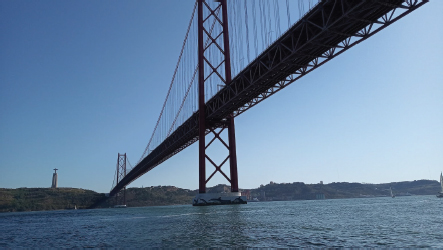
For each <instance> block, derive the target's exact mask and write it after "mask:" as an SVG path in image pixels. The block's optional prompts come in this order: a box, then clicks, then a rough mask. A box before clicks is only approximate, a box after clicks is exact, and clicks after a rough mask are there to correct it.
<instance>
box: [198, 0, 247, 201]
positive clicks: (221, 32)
mask: <svg viewBox="0 0 443 250" xmlns="http://www.w3.org/2000/svg"><path fill="white" fill-rule="evenodd" d="M216 2H218V4H216V6H215V7H211V6H210V5H209V4H208V3H207V2H206V1H205V0H198V9H197V11H198V67H199V68H198V112H199V194H198V195H197V196H196V197H195V198H194V201H193V205H194V206H199V205H218V204H245V203H246V197H244V196H243V197H242V196H241V193H240V192H239V190H238V174H237V153H236V146H235V124H234V116H233V114H229V115H228V116H227V117H225V118H224V119H222V120H208V119H206V116H207V114H206V104H205V82H207V81H208V79H209V78H210V77H211V76H213V75H216V76H217V77H218V78H217V81H220V83H221V84H222V86H224V85H229V84H230V83H231V59H230V50H229V30H228V15H227V4H226V0H220V1H216ZM204 9H206V14H205V15H204V13H205V12H204V11H203V10H204ZM211 21H213V22H212V24H210V22H211ZM205 25H206V26H205ZM211 25H212V27H211ZM214 25H219V26H220V27H219V29H214ZM214 30H216V31H215V32H213V31H214ZM205 40H209V41H210V42H209V43H208V45H205V44H204V41H205ZM211 46H215V47H216V48H217V49H218V50H217V54H219V55H220V58H222V59H221V60H217V61H216V60H215V59H214V57H211V56H210V53H209V49H210V47H211ZM218 52H219V53H218ZM222 65H224V76H223V68H222ZM205 66H207V68H206V71H205ZM220 71H221V72H222V73H220ZM214 128H220V131H218V132H217V131H216V130H215V129H214ZM225 129H227V130H228V142H227V143H226V142H225V141H224V140H223V139H222V138H221V137H220V134H221V133H222V132H223V131H224V130H225ZM210 133H212V134H213V135H214V138H213V139H212V140H211V141H210V142H209V143H208V144H206V140H205V137H206V135H207V134H210ZM214 140H219V141H220V142H221V143H222V144H223V145H224V146H225V147H226V148H227V149H228V151H229V155H228V156H227V157H226V158H225V160H224V161H223V162H222V163H221V164H220V165H217V164H216V163H214V161H213V160H212V159H211V158H210V157H209V156H208V155H207V154H206V149H207V148H208V147H209V146H210V145H211V144H212V143H213V142H214ZM206 160H208V161H209V162H210V163H211V164H212V165H213V166H214V167H215V170H214V171H213V172H212V174H211V175H210V176H209V177H208V178H206ZM228 160H229V164H230V167H229V170H230V177H228V176H227V175H226V174H225V173H224V172H223V170H221V167H222V166H223V165H224V164H225V163H226V162H227V161H228ZM217 172H219V173H221V174H222V175H223V176H224V177H225V178H226V179H227V180H228V181H229V183H230V184H231V193H222V194H207V193H206V184H207V183H208V181H209V180H210V179H211V178H212V177H213V176H214V174H216V173H217Z"/></svg>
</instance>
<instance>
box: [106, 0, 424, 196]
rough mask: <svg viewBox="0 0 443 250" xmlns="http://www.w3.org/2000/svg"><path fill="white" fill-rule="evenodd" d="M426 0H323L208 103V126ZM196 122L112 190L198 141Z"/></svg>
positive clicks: (182, 128) (177, 132)
mask: <svg viewBox="0 0 443 250" xmlns="http://www.w3.org/2000/svg"><path fill="white" fill-rule="evenodd" d="M426 2H427V0H421V1H418V0H409V1H403V0H385V1H381V0H380V1H376V0H373V1H369V0H367V1H363V0H362V1H355V0H323V1H322V2H321V3H319V4H318V5H316V6H315V7H314V8H313V9H312V10H310V11H309V12H308V13H306V14H305V16H304V17H303V18H302V19H300V20H299V21H298V22H297V23H295V24H294V25H293V26H292V27H291V28H290V29H289V30H288V31H286V32H285V33H284V34H283V35H282V36H281V37H280V38H279V39H278V40H277V41H275V42H274V43H273V44H272V45H270V46H269V47H268V48H267V49H266V50H265V51H264V52H262V53H261V54H260V55H259V56H258V57H257V58H256V59H255V60H254V61H252V62H251V63H250V64H249V65H248V66H246V67H245V69H243V70H242V71H241V72H240V73H239V74H238V75H237V76H236V77H235V78H234V79H232V81H231V83H230V84H229V85H226V86H225V87H224V88H223V89H221V90H220V91H219V92H218V93H217V94H216V95H215V96H214V97H212V98H211V99H210V100H209V101H208V102H207V103H206V122H207V127H208V128H212V129H215V128H219V127H222V126H224V125H223V124H226V121H224V119H225V117H227V116H228V115H229V114H231V113H234V115H235V116H238V115H240V114H241V113H243V112H245V111H246V110H248V109H250V108H251V107H253V106H255V105H256V104H258V103H260V102H261V101H263V100H264V99H266V98H268V97H269V96H271V95H273V94H274V93H276V92H278V91H279V90H281V89H283V88H285V87H286V86H288V85H289V84H291V83H292V82H294V81H296V80H297V79H299V78H300V77H303V76H304V75H306V74H308V73H309V72H311V71H312V70H314V69H316V68H318V67H319V66H321V65H323V64H324V63H326V62H327V61H329V60H331V59H333V58H334V57H336V56H338V55H339V54H341V53H343V52H344V51H346V50H347V49H349V48H351V47H353V46H354V45H356V44H358V43H360V42H361V41H363V40H365V39H367V38H369V37H371V36H372V35H374V34H375V33H377V32H378V31H380V30H382V29H384V28H385V27H387V26H389V25H390V24H392V23H393V22H395V21H397V20H398V19H400V18H402V17H404V16H405V15H407V14H409V13H410V12H412V11H413V10H415V9H417V8H418V7H420V6H422V5H423V4H425V3H426ZM398 13H401V14H398ZM198 127H199V124H198V112H196V113H194V114H193V115H192V116H191V117H190V118H189V119H188V120H186V121H185V122H184V123H183V124H182V125H181V126H180V127H179V128H177V130H175V131H174V132H173V133H172V134H171V135H170V136H169V137H168V138H167V139H165V140H164V141H163V142H162V143H161V144H160V145H159V146H158V147H157V148H155V149H154V150H153V151H152V152H151V153H150V154H149V155H148V156H146V157H145V158H144V159H143V160H142V161H141V162H140V163H139V164H137V165H136V166H135V167H134V168H133V169H132V170H131V171H130V172H129V173H128V174H127V175H126V176H125V177H124V178H123V179H122V180H121V181H120V182H119V183H118V184H117V185H116V186H115V187H114V188H113V189H112V190H111V193H110V194H111V195H114V194H116V193H117V192H118V191H119V190H121V189H122V188H123V187H125V186H126V185H128V184H129V183H131V182H132V181H134V180H135V179H137V178H138V177H140V176H141V175H143V174H145V173H146V172H148V171H149V170H151V169H153V168H154V167H156V166H157V165H159V164H161V163H162V162H164V161H165V160H167V159H169V158H170V157H172V156H173V155H175V154H177V153H178V152H180V151H181V150H183V149H184V148H186V147H188V146H189V145H191V144H193V143H194V142H196V141H197V140H198ZM209 131H210V130H209V129H208V130H207V133H209Z"/></svg>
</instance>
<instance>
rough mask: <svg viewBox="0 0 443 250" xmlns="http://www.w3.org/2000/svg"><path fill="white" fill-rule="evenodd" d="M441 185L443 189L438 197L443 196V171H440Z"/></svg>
mask: <svg viewBox="0 0 443 250" xmlns="http://www.w3.org/2000/svg"><path fill="white" fill-rule="evenodd" d="M440 186H441V191H440V192H438V194H437V197H438V198H443V174H442V173H441V172H440Z"/></svg>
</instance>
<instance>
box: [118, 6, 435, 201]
mask: <svg viewBox="0 0 443 250" xmlns="http://www.w3.org/2000/svg"><path fill="white" fill-rule="evenodd" d="M427 2H428V1H427V0H366V1H363V0H362V1H353V0H321V1H303V0H300V1H289V0H259V1H254V0H252V1H247V0H245V1H226V0H220V1H205V0H197V1H196V2H195V4H194V9H193V12H192V13H191V18H190V21H189V25H188V28H187V33H186V35H185V38H184V41H183V45H182V49H181V52H180V55H179V58H178V62H177V65H176V67H175V70H174V72H173V75H172V80H171V83H170V85H169V89H168V93H167V96H166V98H165V101H164V103H163V107H162V109H161V111H160V115H159V118H158V120H157V123H156V125H155V128H154V131H153V133H152V136H151V138H150V139H149V142H148V144H147V147H146V149H145V150H144V153H143V155H142V156H141V157H140V160H139V161H138V162H137V163H136V164H135V165H134V166H132V165H131V164H130V163H129V162H128V160H127V157H126V154H119V155H118V159H117V168H116V175H115V178H114V182H113V185H112V189H111V191H110V195H111V196H114V195H116V194H117V193H119V192H120V191H121V190H124V189H125V187H126V186H127V185H128V184H130V183H131V182H133V181H134V180H136V179H137V178H138V177H140V176H142V175H143V174H145V173H147V172H149V171H150V170H151V169H153V168H154V167H156V166H158V165H160V164H161V163H162V162H164V161H166V160H168V159H169V158H170V157H172V156H174V155H175V154H177V153H179V152H180V151H182V150H183V149H185V148H186V147H188V146H190V145H191V144H193V143H194V142H196V141H198V142H199V193H200V195H201V196H200V198H201V199H200V198H198V197H197V198H196V199H195V200H194V204H200V202H204V203H206V201H205V200H204V199H203V197H205V193H206V183H207V182H208V181H209V180H210V179H211V178H212V177H213V176H214V175H215V174H216V173H220V174H221V175H223V176H224V177H225V178H226V179H227V180H228V182H229V183H230V184H231V193H232V194H234V196H233V197H237V198H239V197H240V193H239V190H238V176H237V156H236V143H235V123H234V119H235V117H237V116H239V115H241V114H242V113H244V112H246V111H247V110H249V109H250V108H252V107H254V106H256V105H257V104H258V103H260V102H262V101H263V100H265V99H267V98H268V97H270V96H272V95H273V94H275V93H277V92H278V91H280V90H282V89H284V88H285V87H286V86H288V85H289V84H291V83H293V82H295V81H297V80H298V79H300V78H301V77H303V76H305V75H306V74H308V73H310V72H312V71H314V70H315V69H316V68H318V67H320V66H321V65H323V64H325V63H326V62H328V61H330V60H332V59H333V58H335V57H336V56H338V55H340V54H341V53H343V52H345V51H347V50H348V49H350V48H352V47H353V46H355V45H357V44H359V43H360V42H362V41H364V40H366V39H368V38H370V37H371V36H373V35H374V34H376V33H377V32H379V31H381V30H383V29H384V28H386V27H387V26H389V25H391V24H392V23H394V22H396V21H398V20H399V19H401V18H403V17H405V16H406V15H408V14H409V13H411V12H413V11H414V10H416V9H417V8H419V7H421V6H422V5H424V4H425V3H427ZM284 30H286V31H284ZM226 130H227V135H228V136H227V137H228V139H227V140H223V139H222V136H221V133H222V132H224V131H226ZM208 135H212V139H211V140H209V141H206V136H208ZM216 140H218V141H220V142H221V143H222V144H223V145H224V146H225V147H226V149H227V150H228V155H227V156H226V158H225V159H224V160H223V161H222V162H221V163H219V164H217V163H215V162H214V161H213V160H212V159H211V157H210V155H208V154H207V152H206V151H207V149H208V147H210V146H211V144H213V142H214V141H216ZM228 161H229V174H226V173H227V171H226V170H222V166H223V165H225V164H226V163H227V162H228ZM127 163H128V164H127ZM207 164H208V165H212V166H213V167H214V169H213V170H212V171H211V172H210V174H209V175H208V174H207V173H206V165H207ZM127 165H129V166H128V168H127ZM225 169H226V168H225ZM231 201H233V200H232V199H231Z"/></svg>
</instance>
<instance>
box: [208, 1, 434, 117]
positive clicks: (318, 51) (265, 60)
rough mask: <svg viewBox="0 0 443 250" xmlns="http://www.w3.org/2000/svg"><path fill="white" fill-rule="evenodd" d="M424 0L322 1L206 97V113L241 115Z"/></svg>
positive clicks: (415, 7) (213, 114) (217, 115)
mask: <svg viewBox="0 0 443 250" xmlns="http://www.w3.org/2000/svg"><path fill="white" fill-rule="evenodd" d="M426 2H427V0H421V1H419V0H410V1H403V0H385V1H382V0H380V1H369V0H366V1H353V0H329V1H327V0H324V1H322V2H321V3H319V4H318V5H317V6H316V7H315V8H313V9H312V10H311V11H310V12H309V13H307V14H306V15H305V16H304V17H303V18H302V19H301V20H299V21H298V22H297V23H296V24H295V25H293V26H292V27H291V28H290V29H289V30H288V31H287V32H286V33H285V34H283V35H282V36H281V37H280V38H279V39H278V40H277V41H275V42H274V43H273V44H272V45H271V46H269V47H268V48H267V49H266V50H265V51H264V52H262V53H261V54H260V55H259V56H258V57H257V58H256V59H255V60H254V61H253V62H251V63H250V64H249V65H248V66H246V68H245V69H244V70H242V71H241V72H240V73H239V74H238V75H237V76H236V77H235V78H234V79H233V80H232V82H231V84H230V85H229V86H226V87H225V88H223V89H221V90H220V91H219V92H218V93H217V94H216V95H215V96H214V97H213V98H211V99H210V100H209V101H208V102H207V104H206V106H207V109H206V115H207V119H208V120H220V119H223V117H225V116H226V114H229V113H234V114H235V116H238V115H240V114H241V113H243V112H245V111H246V110H248V109H250V108H251V107H253V106H255V105H257V104H258V103H260V102H261V101H263V100H264V99H266V98H268V97H269V96H271V95H273V94H275V93H276V92H278V91H280V90H281V89H283V88H284V87H286V86H288V85H289V84H291V83H292V82H294V81H296V80H297V79H299V78H300V77H302V76H304V75H306V74H307V73H309V72H311V71H312V70H314V69H316V68H318V67H319V66H321V65H323V64H324V63H326V62H327V61H329V60H331V59H332V58H334V57H336V56H338V55H339V54H341V53H343V52H344V51H346V50H348V49H349V48H351V47H353V46H354V45H356V44H358V43H360V42H362V41H364V40H366V39H367V38H369V37H371V36H372V35H374V34H375V33H377V32H378V31H380V30H382V29H384V28H385V27H387V26H389V25H390V24H392V23H393V22H395V21H397V20H398V19H400V18H402V17H403V16H405V15H407V14H409V13H410V12H412V11H413V10H415V9H417V8H418V7H420V6H422V5H423V4H424V3H426ZM399 9H403V10H404V12H403V13H402V14H400V15H399V16H395V15H394V14H395V12H396V11H397V12H398V11H399ZM394 16H395V17H394Z"/></svg>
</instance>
